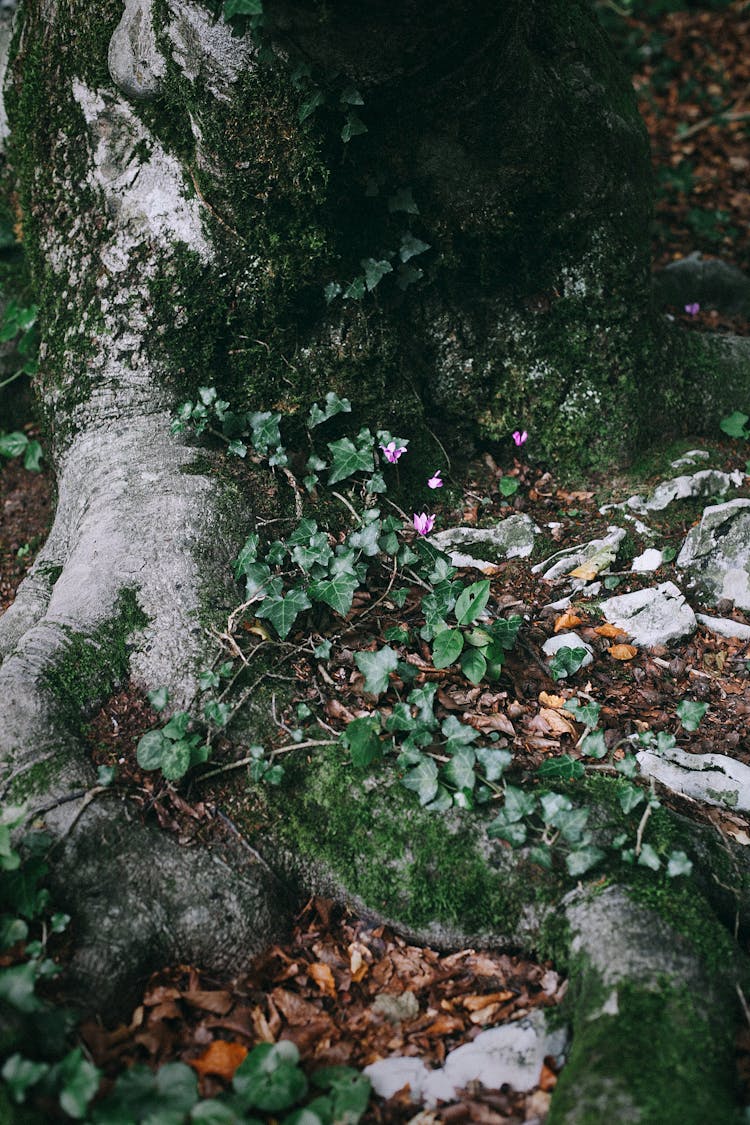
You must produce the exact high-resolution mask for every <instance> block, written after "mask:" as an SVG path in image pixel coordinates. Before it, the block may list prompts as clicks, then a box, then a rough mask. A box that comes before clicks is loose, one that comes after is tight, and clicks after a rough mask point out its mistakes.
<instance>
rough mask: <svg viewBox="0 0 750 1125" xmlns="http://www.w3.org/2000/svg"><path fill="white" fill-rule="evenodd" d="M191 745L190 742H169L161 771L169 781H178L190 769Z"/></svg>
mask: <svg viewBox="0 0 750 1125" xmlns="http://www.w3.org/2000/svg"><path fill="white" fill-rule="evenodd" d="M190 759H191V746H190V743H189V742H184V741H182V742H167V743H165V746H164V750H163V752H162V758H161V772H162V773H163V774H164V776H165V777H166V779H167V780H168V781H176V780H177V779H178V778H180V777H182V776H183V775H184V774H186V773H187V771H188V770H189V769H190Z"/></svg>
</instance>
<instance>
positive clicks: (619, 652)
mask: <svg viewBox="0 0 750 1125" xmlns="http://www.w3.org/2000/svg"><path fill="white" fill-rule="evenodd" d="M637 653H638V649H637V648H636V647H635V645H610V648H609V655H610V656H612V657H614V659H615V660H632V659H633V657H634V656H636V655H637Z"/></svg>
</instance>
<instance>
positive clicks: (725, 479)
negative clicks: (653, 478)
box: [643, 469, 745, 512]
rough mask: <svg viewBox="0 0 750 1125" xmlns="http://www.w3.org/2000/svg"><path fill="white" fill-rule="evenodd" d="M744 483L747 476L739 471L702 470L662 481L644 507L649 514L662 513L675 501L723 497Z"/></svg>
mask: <svg viewBox="0 0 750 1125" xmlns="http://www.w3.org/2000/svg"><path fill="white" fill-rule="evenodd" d="M744 481H745V474H744V473H741V472H740V471H739V469H736V470H735V471H734V472H733V473H722V472H720V471H719V470H718V469H700V470H699V471H698V472H697V473H692V474H691V475H687V474H686V475H684V476H680V477H674V478H673V479H672V480H665V481H662V483H661V484H658V485H657V486H656V488H655V489H654V491H653V492H652V493H651V496H650V497H649V498H648V500H646V501H645V503H644V505H643V506H644V508H645V509H646V511H649V512H662V511H663V510H664V509H665V508H667V507H669V505H670V504H671V503H672V502H673V501H674V500H690V499H695V498H701V497H704V496H705V497H710V496H723V495H724V493H725V492H728V491H729V489H730V488H733V487H734V488H739V486H740V485H741V484H744Z"/></svg>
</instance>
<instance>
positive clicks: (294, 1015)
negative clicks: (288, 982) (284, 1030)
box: [271, 988, 324, 1027]
mask: <svg viewBox="0 0 750 1125" xmlns="http://www.w3.org/2000/svg"><path fill="white" fill-rule="evenodd" d="M271 998H272V1000H273V1002H274V1004H275V1005H276V1007H277V1008H278V1009H279V1011H280V1012H281V1014H282V1016H283V1017H284V1019H285V1020H286V1021H287V1023H289V1024H291V1025H292V1027H296V1026H299V1025H301V1024H304V1023H309V1022H310V1021H312V1020H317V1019H320V1018H321V1015H323V1014H324V1013H322V1012H321V1010H320V1008H319V1007H318V1006H317V1005H315V1004H311V1003H310V1002H309V1000H303V999H302V997H301V996H298V995H297V993H296V992H289V991H288V990H287V989H286V988H274V990H273V992H272V993H271Z"/></svg>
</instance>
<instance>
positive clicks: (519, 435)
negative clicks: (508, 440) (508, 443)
mask: <svg viewBox="0 0 750 1125" xmlns="http://www.w3.org/2000/svg"><path fill="white" fill-rule="evenodd" d="M528 436H529V435H528V434H527V433H526V430H516V431H515V433H514V434H513V441H514V442H515V443H516V445H523V443H524V442H525V441H526V439H527V438H528Z"/></svg>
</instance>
